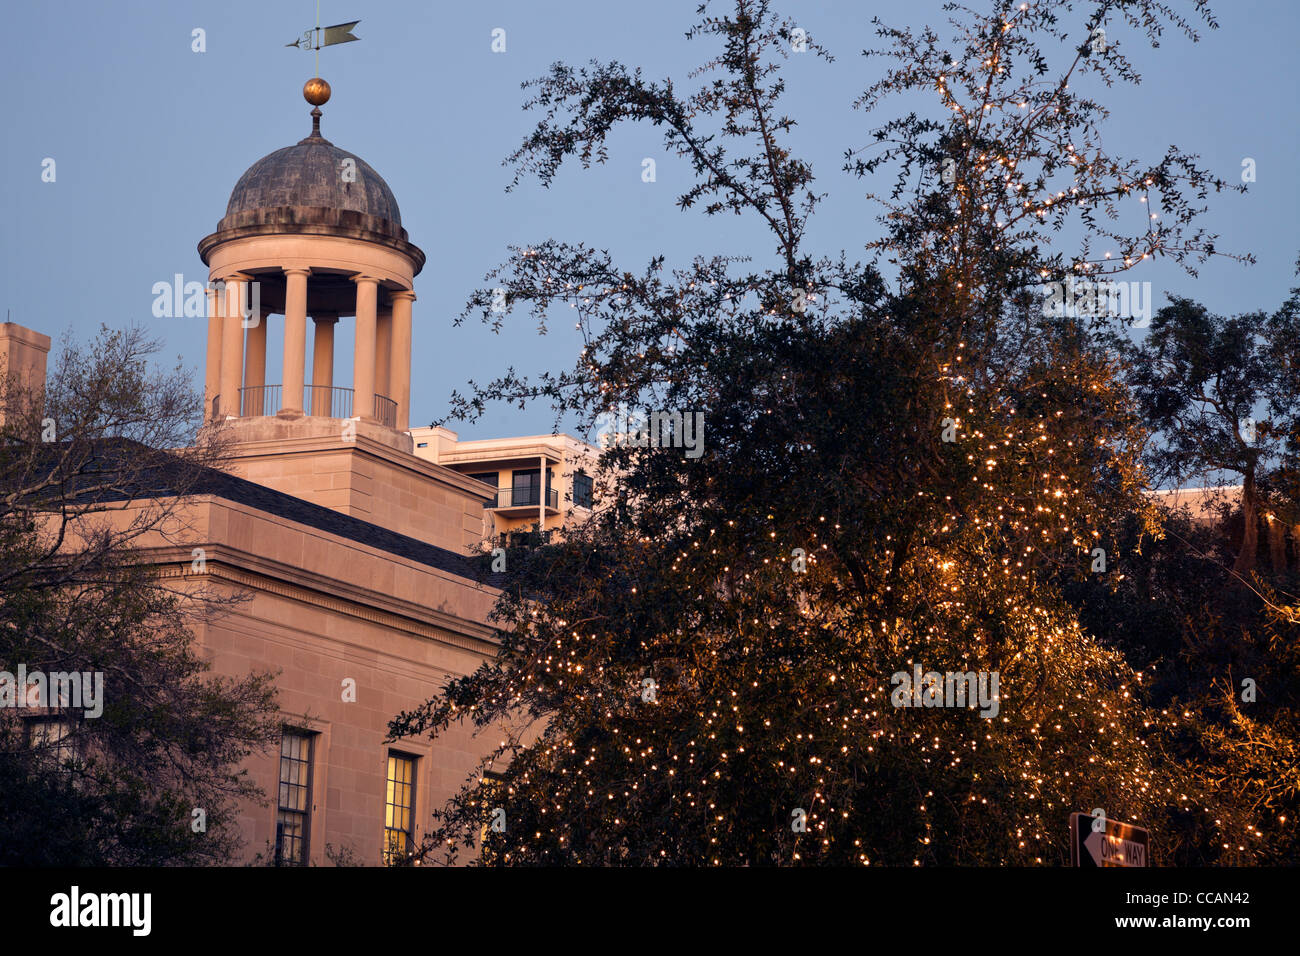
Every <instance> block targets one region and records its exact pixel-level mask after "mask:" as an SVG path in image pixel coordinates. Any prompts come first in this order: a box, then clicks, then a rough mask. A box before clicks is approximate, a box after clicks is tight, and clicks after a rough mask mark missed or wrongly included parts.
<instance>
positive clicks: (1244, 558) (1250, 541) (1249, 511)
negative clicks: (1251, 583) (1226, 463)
mask: <svg viewBox="0 0 1300 956" xmlns="http://www.w3.org/2000/svg"><path fill="white" fill-rule="evenodd" d="M1241 517H1242V520H1243V522H1244V525H1243V527H1242V532H1241V551H1239V552H1238V553H1237V563H1236V564H1234V565H1233V566H1232V570H1233V571H1235V572H1237V573H1238V574H1240V575H1241V576H1242V577H1245V576H1246V575H1248V574H1249V573H1250V572H1251V570H1252V569H1253V568H1254V567H1255V552H1256V551H1257V550H1258V549H1259V515H1258V514H1257V508H1256V504H1255V473H1254V472H1253V471H1250V472H1247V473H1246V475H1245V479H1244V480H1243V481H1242V484H1241Z"/></svg>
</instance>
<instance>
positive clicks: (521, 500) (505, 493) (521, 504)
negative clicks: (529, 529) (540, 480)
mask: <svg viewBox="0 0 1300 956" xmlns="http://www.w3.org/2000/svg"><path fill="white" fill-rule="evenodd" d="M539 491H540V489H537V488H502V489H500V490H499V491H497V494H496V497H495V498H493V499H489V500H488V501H485V502H484V503H483V507H484V508H486V509H488V510H489V511H495V512H497V513H499V514H501V515H503V516H504V517H507V518H526V517H528V516H529V515H535V514H537V511H538V509H539V508H543V507H544V508H545V509H546V513H547V514H548V515H556V514H559V513H560V494H559V492H558V491H557V490H556V489H555V488H548V489H546V504H545V505H543V504H542V497H541V495H540V494H539Z"/></svg>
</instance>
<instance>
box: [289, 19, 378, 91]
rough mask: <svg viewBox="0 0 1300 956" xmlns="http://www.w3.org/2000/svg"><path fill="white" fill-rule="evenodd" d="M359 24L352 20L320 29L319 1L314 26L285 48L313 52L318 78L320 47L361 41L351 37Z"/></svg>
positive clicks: (357, 21)
mask: <svg viewBox="0 0 1300 956" xmlns="http://www.w3.org/2000/svg"><path fill="white" fill-rule="evenodd" d="M360 22H361V21H360V20H353V21H352V22H350V23H338V24H335V25H334V26H332V27H324V28H322V27H321V25H320V0H316V26H315V27H313V28H312V29H310V30H305V31H303V34H302V36H301V37H299V38H298V39H297V40H294V41H293V42H292V43H286V44H285V46H296V47H297V48H298V49H300V50H315V51H316V76H317V77H319V76H320V50H321V47H323V46H333V45H334V44H336V43H351V42H352V41H353V40H359V39H361V38H360V37H354V36H353V35H352V28H353V27H355V26H356V25H357V24H358V23H360Z"/></svg>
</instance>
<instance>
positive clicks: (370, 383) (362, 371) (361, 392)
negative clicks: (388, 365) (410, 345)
mask: <svg viewBox="0 0 1300 956" xmlns="http://www.w3.org/2000/svg"><path fill="white" fill-rule="evenodd" d="M352 281H353V282H355V283H356V284H357V345H356V352H355V353H354V354H353V356H352V415H353V417H354V418H355V417H358V416H359V417H360V418H361V420H362V421H367V422H373V421H374V420H375V322H376V316H375V307H376V303H377V300H378V294H379V284H378V281H377V280H376V279H373V278H371V277H370V276H364V275H358V276H353V277H352Z"/></svg>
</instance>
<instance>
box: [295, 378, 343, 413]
mask: <svg viewBox="0 0 1300 956" xmlns="http://www.w3.org/2000/svg"><path fill="white" fill-rule="evenodd" d="M303 391H304V392H305V393H306V394H305V395H304V396H303V399H304V400H305V401H306V402H307V405H306V407H305V411H306V412H307V414H308V415H316V416H317V417H319V418H351V417H352V389H350V388H333V387H331V386H328V385H307V386H304V388H303Z"/></svg>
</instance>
